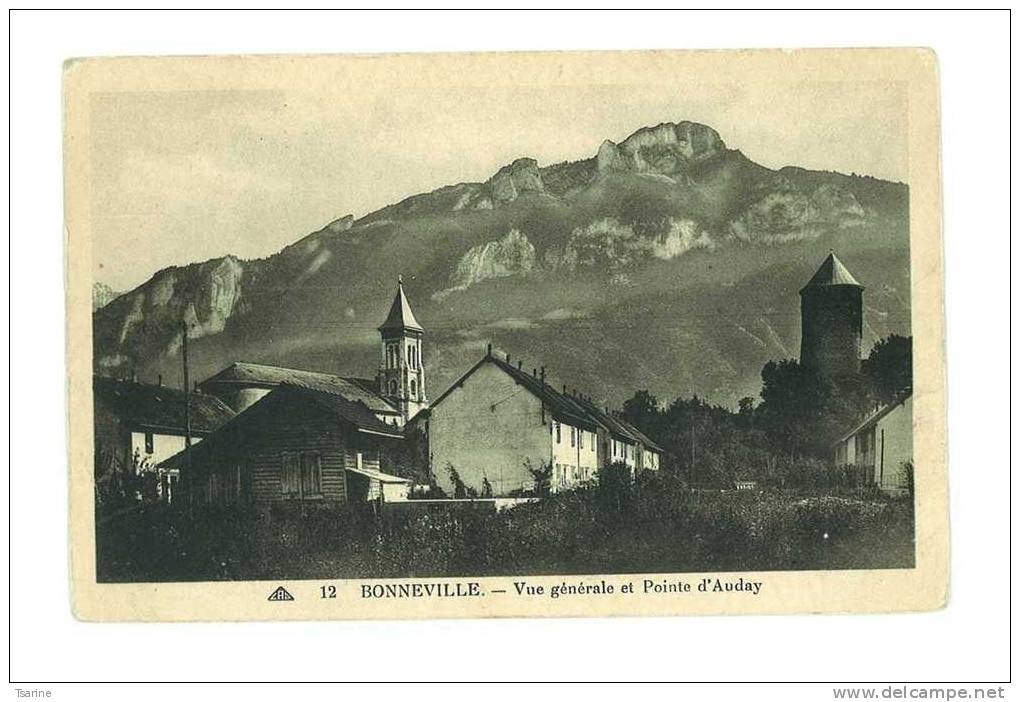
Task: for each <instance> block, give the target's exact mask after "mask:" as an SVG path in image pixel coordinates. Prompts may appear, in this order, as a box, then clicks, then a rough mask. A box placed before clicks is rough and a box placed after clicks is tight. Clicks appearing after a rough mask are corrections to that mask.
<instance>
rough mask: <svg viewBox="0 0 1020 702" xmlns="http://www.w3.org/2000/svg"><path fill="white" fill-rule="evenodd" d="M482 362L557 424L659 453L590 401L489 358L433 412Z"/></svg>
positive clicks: (484, 357) (625, 424) (648, 442)
mask: <svg viewBox="0 0 1020 702" xmlns="http://www.w3.org/2000/svg"><path fill="white" fill-rule="evenodd" d="M485 363H492V364H493V365H495V366H496V367H497V368H499V369H500V370H502V371H503V372H505V373H506V374H508V375H509V376H510V377H511V378H513V379H514V382H516V383H517V384H518V385H520V386H522V387H523V388H524V389H525V390H527V391H528V392H530V393H531V394H532V395H534V396H535V397H537V398H538V399H539V400H541V401H542V403H543V404H545V406H546V407H547V408H548V409H549V411H550V413H551V414H552V416H553V417H554V418H555V419H557V420H558V421H562V422H564V423H565V424H571V425H573V426H578V427H582V428H585V429H588V430H591V431H594V430H595V429H596V428H597V427H602V428H604V429H605V430H606V431H608V432H609V433H610V434H612V435H613V436H615V437H616V438H618V439H622V440H624V441H628V442H630V443H642V444H645V445H646V446H648V447H649V448H651V449H654V450H656V451H659V452H661V451H662V448H661V447H660V446H659V445H658V444H656V443H655V442H653V441H652V440H651V439H649V438H648V437H647V436H645V435H644V434H642V433H641V432H640V431H638V430H637V429H636V428H635V427H633V426H632V425H630V424H629V423H628V422H626V421H624V420H623V419H620V418H619V417H615V416H612V415H610V414H608V413H606V412H603V411H602V410H600V409H599V408H598V407H597V406H596V405H595V403H593V402H591V401H590V400H587V399H583V398H581V397H575V396H572V395H567V394H565V393H561V392H559V391H557V390H556V389H554V388H553V387H552V386H551V385H549V384H548V383H544V382H543V381H542V379H541V378H536V377H535V376H533V375H530V374H529V373H527V372H526V371H524V370H523V369H520V368H517V367H516V366H514V365H512V364H510V363H507V362H506V361H504V360H503V359H501V358H497V357H496V356H493V355H486V356H483V357H482V359H481V360H480V361H478V363H476V364H475V365H474V366H472V367H471V369H470V370H469V371H468V372H467V373H465V374H464V375H463V376H461V378H460V379H459V380H457V382H455V383H454V384H453V385H451V386H450V387H449V388H447V389H446V391H445V392H444V393H443V394H442V395H440V396H439V397H438V398H437V399H436V400H435V401H434V402H432V406H431V408H430V409H434V408H435V407H436V406H437V405H438V404H439V403H440V402H442V401H443V399H444V398H446V396H447V395H449V394H450V393H451V392H452V391H453V390H454V389H455V388H457V387H459V386H460V385H461V384H462V383H463V382H464V381H465V380H466V379H467V378H468V377H469V376H470V375H472V374H473V373H474V372H475V371H476V370H478V368H480V367H481V366H482V365H483V364H485Z"/></svg>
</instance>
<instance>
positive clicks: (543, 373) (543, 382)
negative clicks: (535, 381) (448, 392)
mask: <svg viewBox="0 0 1020 702" xmlns="http://www.w3.org/2000/svg"><path fill="white" fill-rule="evenodd" d="M542 385H545V366H542Z"/></svg>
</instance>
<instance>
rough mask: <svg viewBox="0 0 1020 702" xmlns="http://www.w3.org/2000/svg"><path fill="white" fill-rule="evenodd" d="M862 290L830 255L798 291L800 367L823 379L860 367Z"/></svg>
mask: <svg viewBox="0 0 1020 702" xmlns="http://www.w3.org/2000/svg"><path fill="white" fill-rule="evenodd" d="M863 294H864V287H863V286H862V285H861V284H860V283H858V282H857V280H856V279H855V278H854V277H853V276H852V275H851V274H850V271H848V270H847V268H846V266H844V265H843V263H842V262H841V261H840V260H839V259H838V258H836V254H834V253H830V254H829V256H828V258H826V259H825V261H823V262H822V265H821V267H820V268H819V269H818V272H817V273H815V274H814V276H813V277H812V278H811V280H809V281H808V284H807V285H805V286H804V287H803V288H802V289H801V291H800V327H801V338H800V365H801V366H802V367H804V368H806V369H808V370H810V371H812V372H814V373H816V374H818V376H819V377H822V378H826V379H836V378H840V377H846V376H849V375H854V374H856V373H857V372H858V371H859V370H860V367H861V325H862V322H863V314H862V302H863V299H862V298H863Z"/></svg>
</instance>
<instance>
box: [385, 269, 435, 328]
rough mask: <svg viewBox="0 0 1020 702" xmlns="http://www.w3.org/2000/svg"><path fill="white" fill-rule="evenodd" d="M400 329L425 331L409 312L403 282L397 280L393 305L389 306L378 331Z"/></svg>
mask: <svg viewBox="0 0 1020 702" xmlns="http://www.w3.org/2000/svg"><path fill="white" fill-rule="evenodd" d="M402 329H411V330H413V331H419V332H421V331H425V330H424V329H422V327H421V325H420V324H418V320H417V319H415V318H414V312H412V311H411V305H410V303H409V302H408V301H407V295H405V294H404V283H403V281H402V280H400V279H397V294H396V295H395V296H394V298H393V304H392V305H390V313H389V314H388V315H386V321H385V322H383V323H382V325H380V327H379V331H392V330H402Z"/></svg>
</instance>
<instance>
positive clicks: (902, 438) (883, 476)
mask: <svg viewBox="0 0 1020 702" xmlns="http://www.w3.org/2000/svg"><path fill="white" fill-rule="evenodd" d="M913 416H914V415H913V401H912V395H911V394H910V393H907V394H906V395H904V396H903V397H901V398H900V399H898V400H896V401H895V402H891V403H889V404H887V405H884V406H882V407H879V408H878V409H877V410H875V411H874V412H872V413H871V414H870V415H869V416H867V417H865V419H864V421H862V422H861V423H860V424H858V425H857V426H856V427H854V428H853V429H852V430H851V431H849V432H847V433H846V434H845V435H843V436H842V437H841V438H840V439H839V441H837V442H836V443H835V445H834V447H833V454H834V455H833V461H834V464H835V466H836V467H837V468H844V467H852V468H855V469H858V470H860V471H861V474H862V478H863V481H864V482H865V483H866V484H870V485H875V486H877V487H879V488H880V489H882V490H891V491H895V490H901V489H903V488H905V487H906V486H905V484H904V482H905V480H906V479H907V475H906V474H905V465H912V464H913V460H914V435H913Z"/></svg>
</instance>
